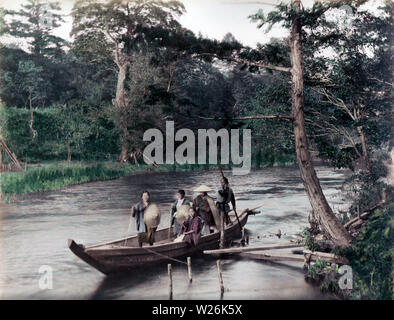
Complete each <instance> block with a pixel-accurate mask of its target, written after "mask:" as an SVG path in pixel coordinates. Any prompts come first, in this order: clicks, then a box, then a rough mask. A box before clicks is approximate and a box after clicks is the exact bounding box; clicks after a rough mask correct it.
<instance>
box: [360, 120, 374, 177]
mask: <svg viewBox="0 0 394 320" xmlns="http://www.w3.org/2000/svg"><path fill="white" fill-rule="evenodd" d="M357 132H358V134H359V136H360V140H361V146H362V149H363V161H364V166H365V169H366V170H368V172H370V171H371V164H370V162H369V157H368V149H367V138H366V137H365V134H364V130H363V127H362V126H358V127H357Z"/></svg>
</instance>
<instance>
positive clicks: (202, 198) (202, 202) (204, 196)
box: [193, 185, 213, 236]
mask: <svg viewBox="0 0 394 320" xmlns="http://www.w3.org/2000/svg"><path fill="white" fill-rule="evenodd" d="M194 191H195V192H199V194H198V196H197V197H196V198H195V199H194V200H193V209H194V211H196V213H197V215H198V216H200V217H201V218H202V220H203V221H204V226H203V230H202V232H201V233H202V235H203V236H205V235H207V234H210V233H211V231H210V226H211V225H212V224H213V216H212V211H211V207H210V205H209V202H208V192H209V191H212V189H211V188H210V187H208V186H206V185H202V186H200V187H198V188H197V189H195V190H194Z"/></svg>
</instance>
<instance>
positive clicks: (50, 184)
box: [1, 162, 292, 202]
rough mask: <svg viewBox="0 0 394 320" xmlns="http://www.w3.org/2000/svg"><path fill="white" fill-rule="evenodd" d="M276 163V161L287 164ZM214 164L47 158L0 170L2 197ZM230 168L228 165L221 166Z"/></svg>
mask: <svg viewBox="0 0 394 320" xmlns="http://www.w3.org/2000/svg"><path fill="white" fill-rule="evenodd" d="M288 164H292V163H291V162H288V163H277V164H275V165H288ZM216 168H218V166H217V165H198V164H196V165H190V164H184V165H179V164H174V165H167V164H163V165H160V166H158V167H157V168H154V167H153V166H149V165H146V164H141V165H138V166H137V165H129V164H120V163H117V162H95V163H89V162H72V163H65V162H47V163H40V164H32V165H28V166H27V167H26V171H24V172H6V173H2V174H1V191H2V195H3V198H4V200H5V201H6V202H9V201H10V200H12V199H13V198H15V196H16V195H19V194H26V193H32V192H39V191H46V190H56V189H60V188H62V187H65V186H68V185H73V184H80V183H85V182H90V181H97V180H108V179H115V178H118V177H122V176H125V175H128V174H132V173H138V172H148V171H155V172H170V171H171V172H172V171H191V170H209V169H216ZM223 168H224V169H229V168H230V166H223Z"/></svg>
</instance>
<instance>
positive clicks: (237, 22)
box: [0, 0, 382, 47]
mask: <svg viewBox="0 0 394 320" xmlns="http://www.w3.org/2000/svg"><path fill="white" fill-rule="evenodd" d="M42 1H43V2H45V1H48V0H42ZM49 1H53V0H49ZM281 1H283V2H288V1H290V0H182V1H181V2H182V3H183V4H184V5H185V8H186V11H187V13H186V14H185V15H183V16H182V17H181V18H180V22H181V24H182V25H183V26H185V27H186V28H188V29H190V30H192V31H193V32H195V33H196V34H198V33H199V32H201V33H202V34H203V35H204V36H206V37H209V38H215V39H218V40H221V39H222V38H223V36H224V35H225V34H226V33H227V32H231V33H232V34H233V35H234V36H235V38H236V39H237V40H238V41H240V42H241V43H242V44H244V45H248V46H252V47H254V46H255V45H256V44H257V43H258V42H260V43H266V42H268V41H269V40H270V38H272V37H274V38H282V37H284V36H287V35H288V32H287V30H285V29H283V28H280V27H279V26H274V27H273V28H272V30H271V31H270V32H269V33H267V34H266V33H264V31H263V30H259V29H257V24H256V23H252V22H251V21H250V19H249V18H248V16H249V15H251V14H254V13H256V12H257V11H258V10H259V9H262V10H263V12H264V13H265V14H267V13H268V12H269V11H271V10H273V9H274V8H275V7H274V5H275V4H279V3H280V2H281ZM59 2H60V4H61V7H62V10H63V14H65V15H67V16H66V17H65V20H66V22H65V23H64V24H63V25H62V26H61V27H59V28H57V29H56V30H55V34H56V35H57V36H60V37H62V38H64V39H66V40H70V35H69V34H70V31H71V23H72V19H71V17H70V16H69V14H70V12H71V9H72V7H73V3H74V0H59ZM313 2H314V0H304V1H302V3H303V5H304V6H305V7H308V6H310V5H312V4H313ZM381 2H382V0H372V1H369V3H368V7H375V8H376V7H377V6H378V4H380V3H381ZM23 3H26V0H0V6H1V7H4V8H6V9H13V10H19V8H20V5H21V4H23ZM270 3H271V4H273V5H270ZM6 42H10V40H8V39H7V40H6ZM11 42H13V43H17V42H16V41H15V40H12V41H11Z"/></svg>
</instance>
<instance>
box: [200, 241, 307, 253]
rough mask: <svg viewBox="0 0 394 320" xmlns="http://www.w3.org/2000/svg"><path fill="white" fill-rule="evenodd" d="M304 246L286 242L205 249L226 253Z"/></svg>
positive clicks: (206, 251) (210, 251) (211, 251)
mask: <svg viewBox="0 0 394 320" xmlns="http://www.w3.org/2000/svg"><path fill="white" fill-rule="evenodd" d="M301 247H304V246H303V245H302V244H295V243H286V244H277V245H267V246H258V247H257V246H256V247H240V248H227V249H217V250H204V251H203V252H204V254H224V253H229V254H231V253H242V252H250V251H265V250H273V249H287V248H301Z"/></svg>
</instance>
